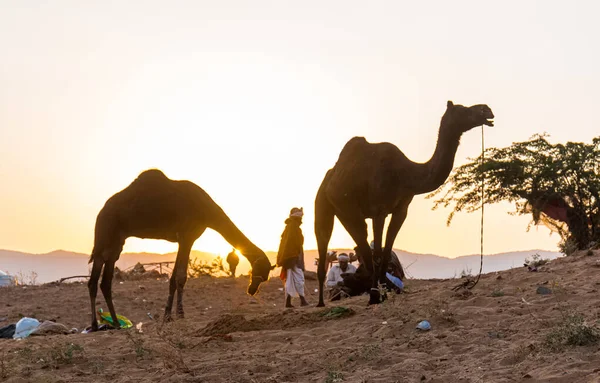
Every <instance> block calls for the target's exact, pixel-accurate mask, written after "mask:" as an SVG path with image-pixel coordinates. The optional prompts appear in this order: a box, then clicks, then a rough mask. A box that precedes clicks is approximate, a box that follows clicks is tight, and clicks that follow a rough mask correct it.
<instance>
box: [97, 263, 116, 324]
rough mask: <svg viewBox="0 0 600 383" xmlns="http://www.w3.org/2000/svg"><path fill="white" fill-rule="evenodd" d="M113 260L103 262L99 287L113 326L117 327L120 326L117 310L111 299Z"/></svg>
mask: <svg viewBox="0 0 600 383" xmlns="http://www.w3.org/2000/svg"><path fill="white" fill-rule="evenodd" d="M109 259H112V258H109ZM115 262H116V261H112V260H111V261H108V262H106V263H105V264H104V272H103V273H102V282H100V289H101V290H102V295H104V300H105V301H106V305H107V306H108V311H109V312H110V316H111V317H112V320H113V327H114V328H119V327H121V326H120V324H119V320H118V319H117V312H116V311H115V306H114V305H113V301H112V279H113V275H114V272H115Z"/></svg>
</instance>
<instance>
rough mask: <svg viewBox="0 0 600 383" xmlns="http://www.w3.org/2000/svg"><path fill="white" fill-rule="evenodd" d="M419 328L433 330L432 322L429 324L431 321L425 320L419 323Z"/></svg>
mask: <svg viewBox="0 0 600 383" xmlns="http://www.w3.org/2000/svg"><path fill="white" fill-rule="evenodd" d="M417 328H418V329H419V330H423V331H429V330H431V324H429V322H427V321H426V320H424V321H421V322H419V324H418V325H417Z"/></svg>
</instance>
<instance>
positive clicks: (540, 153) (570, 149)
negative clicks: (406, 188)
mask: <svg viewBox="0 0 600 383" xmlns="http://www.w3.org/2000/svg"><path fill="white" fill-rule="evenodd" d="M547 137H548V136H547V135H545V134H544V135H535V136H533V137H532V138H531V139H530V140H529V141H525V142H516V143H514V144H512V145H511V146H509V147H506V148H489V149H487V150H486V151H485V155H484V158H485V160H484V161H483V162H482V158H481V156H479V157H478V158H476V159H471V160H470V162H469V163H467V164H465V165H462V166H459V167H457V168H455V169H454V171H453V172H452V174H451V175H450V177H449V178H448V180H447V181H446V183H445V184H444V185H442V187H440V188H439V189H438V190H436V191H435V192H433V193H431V194H429V195H428V196H427V198H433V197H438V198H439V197H440V196H441V198H439V199H437V200H435V204H434V207H433V209H437V208H438V207H440V206H442V207H445V208H446V207H448V206H450V205H452V209H453V210H452V212H451V213H450V215H449V216H448V221H447V224H448V225H450V222H451V221H452V218H453V216H454V214H455V213H456V212H461V211H466V212H468V213H470V212H474V211H477V210H479V209H480V208H481V203H482V201H481V182H482V179H483V177H485V186H484V195H485V196H484V202H485V204H493V203H498V202H509V203H513V204H514V206H515V211H514V212H513V213H511V214H514V215H529V214H530V215H531V217H532V222H531V223H532V224H535V225H538V224H544V225H546V226H548V227H549V228H550V229H551V230H552V231H553V232H557V233H558V234H559V235H560V236H561V238H562V240H563V241H566V240H567V239H569V238H571V239H572V240H573V241H575V243H576V244H577V248H579V249H582V248H586V246H587V245H588V243H590V242H591V241H594V240H596V241H598V240H600V137H596V138H594V139H593V141H592V143H591V144H585V143H580V142H567V143H566V144H551V143H549V142H548V141H547V140H546V138H547ZM530 226H531V224H530V225H529V226H528V228H527V229H529V228H530Z"/></svg>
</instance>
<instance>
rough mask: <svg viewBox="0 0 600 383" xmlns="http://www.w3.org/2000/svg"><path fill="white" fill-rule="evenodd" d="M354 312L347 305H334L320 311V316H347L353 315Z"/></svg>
mask: <svg viewBox="0 0 600 383" xmlns="http://www.w3.org/2000/svg"><path fill="white" fill-rule="evenodd" d="M353 314H354V310H352V309H349V308H347V307H343V306H336V307H332V308H330V309H325V310H323V311H322V312H320V313H319V316H322V317H325V318H345V317H347V316H350V315H353Z"/></svg>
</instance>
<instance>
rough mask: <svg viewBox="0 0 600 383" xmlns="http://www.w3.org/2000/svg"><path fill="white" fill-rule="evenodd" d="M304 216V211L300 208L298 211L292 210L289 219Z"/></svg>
mask: <svg viewBox="0 0 600 383" xmlns="http://www.w3.org/2000/svg"><path fill="white" fill-rule="evenodd" d="M303 215H304V211H303V209H302V208H300V209H298V208H293V209H292V212H291V213H290V217H302V216H303Z"/></svg>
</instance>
